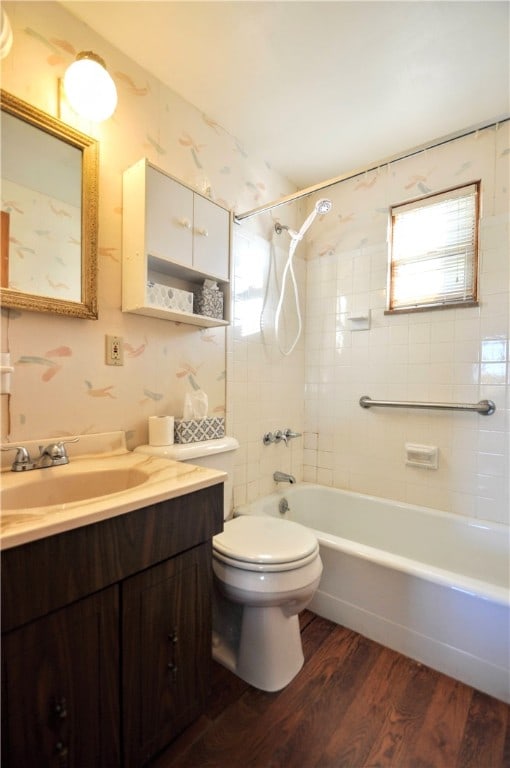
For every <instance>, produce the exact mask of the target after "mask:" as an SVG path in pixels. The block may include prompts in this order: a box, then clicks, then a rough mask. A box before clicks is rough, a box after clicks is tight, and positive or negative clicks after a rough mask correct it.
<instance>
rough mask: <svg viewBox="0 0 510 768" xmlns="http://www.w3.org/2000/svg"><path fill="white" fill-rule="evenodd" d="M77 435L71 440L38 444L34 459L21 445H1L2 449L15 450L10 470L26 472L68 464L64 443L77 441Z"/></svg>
mask: <svg viewBox="0 0 510 768" xmlns="http://www.w3.org/2000/svg"><path fill="white" fill-rule="evenodd" d="M79 439H80V438H79V437H75V438H73V439H72V440H59V441H58V442H56V443H50V444H49V445H47V446H46V447H44V446H42V445H40V446H39V456H38V457H37V459H36V460H35V461H34V460H33V459H31V458H30V454H29V452H28V450H27V449H26V448H25V447H24V446H22V445H18V446H14V445H13V446H2V451H16V457H15V459H14V461H13V463H12V466H11V470H12V472H27V471H29V470H31V469H45V468H46V467H58V466H60V465H62V464H69V456H68V455H67V451H66V447H65V444H66V443H77V442H78V440H79Z"/></svg>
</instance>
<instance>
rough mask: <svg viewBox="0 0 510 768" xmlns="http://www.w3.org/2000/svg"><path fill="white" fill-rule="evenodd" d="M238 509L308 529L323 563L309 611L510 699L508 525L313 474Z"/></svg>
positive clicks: (239, 511) (503, 698)
mask: <svg viewBox="0 0 510 768" xmlns="http://www.w3.org/2000/svg"><path fill="white" fill-rule="evenodd" d="M283 499H286V501H287V503H288V507H289V509H288V511H287V512H284V513H281V512H280V511H279V507H280V502H281V501H282V500H283ZM234 514H235V516H238V515H242V514H257V515H274V516H275V517H283V518H286V519H288V520H294V521H296V522H298V523H301V524H302V525H306V526H307V527H309V528H311V529H313V530H314V532H315V533H316V535H317V538H318V540H319V544H320V550H321V558H322V562H323V566H324V571H323V575H322V580H321V583H320V586H319V589H318V591H317V593H316V595H315V597H314V599H313V602H312V603H311V605H310V610H312V611H314V612H315V613H317V614H319V615H320V616H324V617H325V618H327V619H330V620H331V621H334V622H336V623H337V624H341V625H343V626H345V627H348V628H350V629H353V630H355V631H356V632H359V633H361V634H362V635H365V636H366V637H369V638H371V639H372V640H375V641H376V642H378V643H381V644H382V645H385V646H388V647H389V648H393V649H394V650H396V651H399V652H400V653H403V654H405V655H406V656H410V657H411V658H413V659H416V660H417V661H420V662H422V663H424V664H427V665H428V666H430V667H432V668H434V669H436V670H438V671H440V672H442V673H444V674H446V675H449V676H451V677H454V678H456V679H457V680H460V681H462V682H464V683H467V684H468V685H471V686H473V687H474V688H477V689H479V690H481V691H484V692H485V693H488V694H489V695H491V696H495V697H496V698H498V699H502V700H503V701H505V702H508V703H510V583H509V582H510V556H509V529H508V528H507V527H506V526H504V525H499V524H495V523H487V522H484V521H480V520H476V519H474V518H467V517H461V516H459V515H453V514H449V513H446V512H440V511H437V510H433V509H428V508H425V507H418V506H414V505H411V504H405V503H402V502H396V501H390V500H387V499H380V498H377V497H374V496H366V495H364V494H360V493H353V492H351V491H342V490H338V489H335V488H328V487H324V486H320V485H313V484H309V483H298V484H296V485H290V486H286V487H281V488H280V489H279V490H278V491H277V492H276V493H273V494H271V495H270V496H266V497H264V498H262V499H260V500H258V501H256V502H253V503H251V504H249V505H245V506H241V507H238V508H237V509H236V510H235V512H234Z"/></svg>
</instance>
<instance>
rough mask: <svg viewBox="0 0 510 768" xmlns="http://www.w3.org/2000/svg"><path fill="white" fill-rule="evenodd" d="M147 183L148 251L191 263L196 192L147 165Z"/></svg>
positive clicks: (182, 262)
mask: <svg viewBox="0 0 510 768" xmlns="http://www.w3.org/2000/svg"><path fill="white" fill-rule="evenodd" d="M146 183H147V199H146V212H147V214H146V215H147V218H146V246H147V252H148V254H149V255H150V256H157V257H160V258H162V259H171V260H172V261H177V262H179V263H180V264H184V265H186V266H188V267H191V266H192V258H193V255H192V253H193V245H192V239H193V192H192V191H191V190H190V189H187V188H186V187H183V186H182V184H179V183H178V182H176V181H174V180H173V179H170V178H168V176H165V174H164V173H160V172H159V171H157V170H156V169H155V168H151V167H150V166H149V167H148V168H147V177H146ZM140 215H143V211H140Z"/></svg>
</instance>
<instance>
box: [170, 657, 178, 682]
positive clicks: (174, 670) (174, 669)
mask: <svg viewBox="0 0 510 768" xmlns="http://www.w3.org/2000/svg"><path fill="white" fill-rule="evenodd" d="M167 667H168V670H169V672H171V673H172V678H173V679H174V680H177V670H178V667H177V664H174V663H173V662H172V661H171V662H169V663H168V664H167Z"/></svg>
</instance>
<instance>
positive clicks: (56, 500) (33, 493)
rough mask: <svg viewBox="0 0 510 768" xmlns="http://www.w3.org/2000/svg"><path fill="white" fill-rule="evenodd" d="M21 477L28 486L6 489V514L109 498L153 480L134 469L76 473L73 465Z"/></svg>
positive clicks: (22, 484) (124, 468)
mask: <svg viewBox="0 0 510 768" xmlns="http://www.w3.org/2000/svg"><path fill="white" fill-rule="evenodd" d="M80 469H81V468H80ZM17 474H19V475H23V478H22V479H23V480H24V482H23V483H19V484H17V485H16V486H14V487H10V488H9V487H7V488H5V487H4V488H3V490H2V509H3V510H4V511H10V510H16V511H18V512H19V511H22V510H24V509H33V508H34V507H48V506H62V505H65V504H72V503H74V502H77V501H84V500H87V499H92V498H97V497H100V496H109V495H111V494H113V493H119V492H120V491H126V490H128V489H129V488H135V487H137V486H140V485H143V483H145V482H147V480H148V479H149V477H150V474H148V473H147V472H144V471H143V470H141V469H137V468H134V467H121V468H116V469H104V470H92V471H83V470H81V471H80V470H78V471H76V470H74V469H73V467H72V465H67V466H64V467H52V468H50V469H40V470H33V471H31V472H23V473H17ZM20 479H21V478H20Z"/></svg>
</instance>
